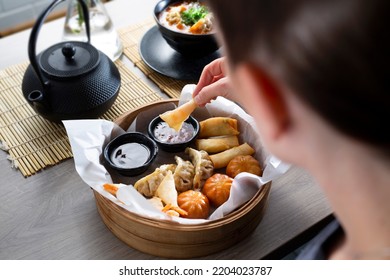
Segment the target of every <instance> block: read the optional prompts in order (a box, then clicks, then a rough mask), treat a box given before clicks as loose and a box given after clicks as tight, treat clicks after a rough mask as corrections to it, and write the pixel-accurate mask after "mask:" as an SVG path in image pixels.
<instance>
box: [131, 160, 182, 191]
mask: <svg viewBox="0 0 390 280" xmlns="http://www.w3.org/2000/svg"><path fill="white" fill-rule="evenodd" d="M175 169H176V164H164V165H161V166H160V167H158V168H156V169H155V170H154V171H153V173H151V174H149V175H147V176H145V177H143V178H141V179H139V180H138V181H137V182H136V183H135V184H134V188H135V189H136V190H137V191H138V192H139V193H141V194H143V195H144V196H146V197H153V196H154V195H155V192H156V189H157V188H158V186H159V185H160V183H161V182H162V180H163V179H164V177H165V176H166V175H167V173H168V171H171V172H174V171H175Z"/></svg>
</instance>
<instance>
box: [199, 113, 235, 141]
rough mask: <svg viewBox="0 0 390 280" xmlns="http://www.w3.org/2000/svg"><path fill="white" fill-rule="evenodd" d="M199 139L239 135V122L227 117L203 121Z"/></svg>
mask: <svg viewBox="0 0 390 280" xmlns="http://www.w3.org/2000/svg"><path fill="white" fill-rule="evenodd" d="M199 124H200V132H199V138H207V137H214V136H223V135H238V134H240V132H239V131H238V128H237V120H236V119H233V118H226V117H213V118H209V119H206V120H204V121H201V122H200V123H199Z"/></svg>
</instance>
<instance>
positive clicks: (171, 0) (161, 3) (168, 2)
mask: <svg viewBox="0 0 390 280" xmlns="http://www.w3.org/2000/svg"><path fill="white" fill-rule="evenodd" d="M165 2H166V4H164V3H165ZM177 2H184V0H160V1H158V2H157V4H156V5H155V6H154V10H153V17H154V20H155V22H156V23H157V25H158V27H159V28H162V29H164V31H166V32H168V33H169V32H170V33H172V34H175V35H180V36H182V37H184V38H196V37H214V36H215V34H216V32H211V33H207V34H189V33H183V32H179V31H175V30H172V29H169V28H167V27H165V26H164V25H162V24H161V23H160V21H159V19H158V16H159V14H160V13H161V12H162V11H163V10H164V9H165V8H167V7H168V6H169V5H171V4H173V3H177ZM160 6H161V7H160Z"/></svg>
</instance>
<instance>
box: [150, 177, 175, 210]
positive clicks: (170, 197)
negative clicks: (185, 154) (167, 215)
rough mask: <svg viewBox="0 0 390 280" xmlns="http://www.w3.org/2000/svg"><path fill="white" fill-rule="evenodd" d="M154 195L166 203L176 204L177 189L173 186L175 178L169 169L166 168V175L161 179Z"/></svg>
mask: <svg viewBox="0 0 390 280" xmlns="http://www.w3.org/2000/svg"><path fill="white" fill-rule="evenodd" d="M155 195H156V196H157V197H159V198H161V200H162V201H163V202H164V203H165V204H166V205H167V204H168V205H172V206H178V205H177V191H176V188H175V180H174V179H173V174H172V171H171V170H168V172H167V175H165V177H164V179H163V180H162V181H161V183H160V185H159V186H158V188H157V189H156V193H155Z"/></svg>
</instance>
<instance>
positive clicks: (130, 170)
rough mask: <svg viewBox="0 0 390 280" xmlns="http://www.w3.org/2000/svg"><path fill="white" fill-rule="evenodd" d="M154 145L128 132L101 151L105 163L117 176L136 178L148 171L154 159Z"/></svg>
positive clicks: (155, 154)
mask: <svg viewBox="0 0 390 280" xmlns="http://www.w3.org/2000/svg"><path fill="white" fill-rule="evenodd" d="M157 153H158V147H157V145H156V143H155V142H154V141H153V140H152V139H150V138H149V137H147V136H146V135H144V134H142V133H139V132H128V133H125V134H122V135H119V136H118V137H116V138H114V139H113V140H111V141H110V142H109V143H108V144H107V145H106V147H105V148H104V150H103V156H104V160H105V161H106V163H107V164H108V165H109V166H110V167H111V168H112V169H114V170H116V171H117V172H118V173H119V174H121V175H124V176H136V175H139V174H141V173H143V172H145V171H146V169H148V167H149V166H150V165H151V164H152V162H153V161H154V159H155V158H156V156H157Z"/></svg>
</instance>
